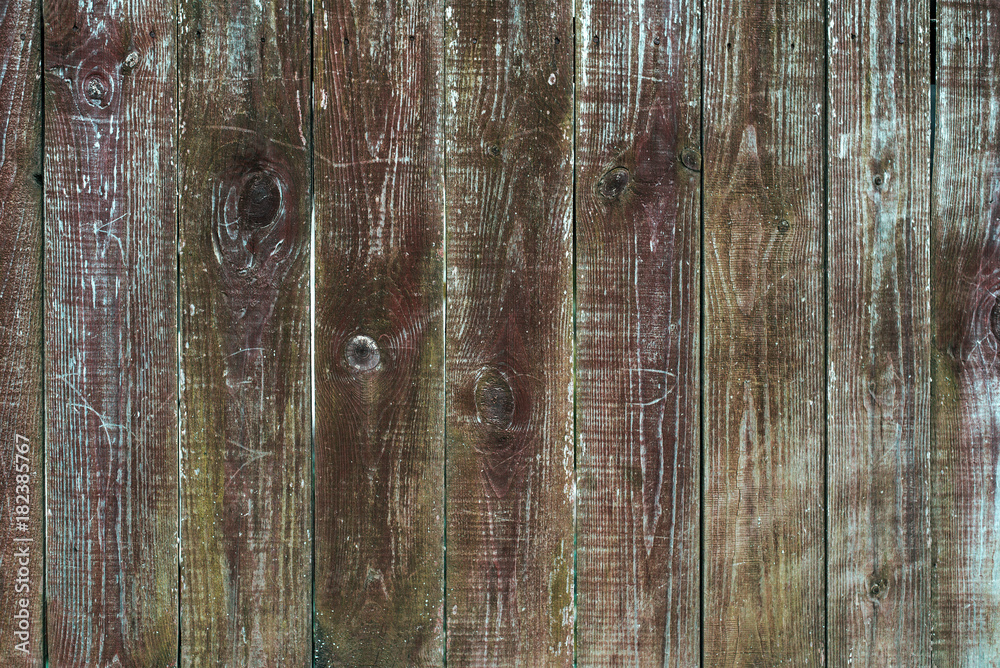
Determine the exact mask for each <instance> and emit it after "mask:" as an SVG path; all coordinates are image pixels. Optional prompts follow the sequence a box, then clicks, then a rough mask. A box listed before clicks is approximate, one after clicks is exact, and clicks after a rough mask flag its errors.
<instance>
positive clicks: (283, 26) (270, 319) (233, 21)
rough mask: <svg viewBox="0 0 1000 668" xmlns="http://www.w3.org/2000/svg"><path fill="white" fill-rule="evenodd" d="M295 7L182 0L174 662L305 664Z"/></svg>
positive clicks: (305, 356)
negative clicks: (177, 626)
mask: <svg viewBox="0 0 1000 668" xmlns="http://www.w3.org/2000/svg"><path fill="white" fill-rule="evenodd" d="M309 12H310V8H309V4H308V3H304V2H288V3H286V2H269V3H257V4H250V3H244V2H237V1H234V0H226V1H220V2H212V3H203V2H200V0H182V1H181V2H180V7H179V20H178V27H177V38H178V53H179V60H178V81H179V90H178V96H179V122H180V131H179V138H178V150H179V156H178V160H179V165H178V167H179V169H178V173H179V192H180V200H179V218H180V227H179V239H180V246H181V247H180V258H179V264H180V293H179V300H180V302H179V309H180V314H181V319H180V325H181V330H180V342H181V343H180V345H181V401H180V430H181V431H180V444H181V455H182V458H181V528H182V531H181V539H182V540H181V595H180V618H181V643H182V657H181V659H182V661H181V662H182V665H185V666H260V667H264V666H279V665H280V666H306V665H310V664H311V661H312V613H311V611H312V603H311V598H312V540H311V538H312V537H311V530H312V521H313V516H312V446H311V427H310V422H311V408H310V406H311V398H310V313H309V294H310V293H309V265H310V257H309V254H310V216H311V211H310V178H309V176H310V136H311V127H310V68H311V65H310V57H311V56H310V48H309V47H310V40H309V38H308V35H309V30H310V14H309Z"/></svg>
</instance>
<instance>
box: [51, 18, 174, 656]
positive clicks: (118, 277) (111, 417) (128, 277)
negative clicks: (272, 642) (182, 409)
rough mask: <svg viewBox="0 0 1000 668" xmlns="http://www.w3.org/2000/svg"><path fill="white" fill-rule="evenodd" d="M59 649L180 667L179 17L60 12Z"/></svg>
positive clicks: (56, 151) (54, 291)
mask: <svg viewBox="0 0 1000 668" xmlns="http://www.w3.org/2000/svg"><path fill="white" fill-rule="evenodd" d="M44 18H45V24H44V25H45V31H44V36H45V42H44V44H45V53H44V62H43V67H44V70H45V71H44V81H45V126H44V127H45V176H44V182H45V240H46V243H45V289H44V292H45V323H44V327H45V386H46V397H45V405H46V425H47V427H46V483H45V484H46V489H47V495H46V516H47V528H46V532H47V562H46V573H47V580H46V601H47V608H46V610H47V640H48V660H49V662H50V663H51V664H52V665H54V666H84V665H86V666H94V665H100V666H109V665H122V666H171V665H174V664H175V662H176V659H177V623H178V622H177V604H176V601H177V482H178V480H177V429H176V428H177V421H176V402H177V347H176V346H177V334H176V312H175V310H176V309H175V303H176V268H177V262H176V242H175V235H176V227H175V207H174V198H175V187H174V185H175V180H174V153H175V152H174V132H175V124H174V118H175V104H174V102H175V97H174V90H175V79H176V77H175V69H174V39H173V27H174V12H173V7H172V5H171V4H170V3H156V2H140V3H135V4H132V5H127V6H121V5H119V4H118V3H109V2H105V1H103V0H97V1H95V2H87V3H76V2H56V1H54V0H47V1H46V2H45V4H44Z"/></svg>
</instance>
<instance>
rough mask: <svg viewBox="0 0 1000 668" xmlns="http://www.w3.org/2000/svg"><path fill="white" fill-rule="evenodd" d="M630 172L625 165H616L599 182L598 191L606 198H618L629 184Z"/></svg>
mask: <svg viewBox="0 0 1000 668" xmlns="http://www.w3.org/2000/svg"><path fill="white" fill-rule="evenodd" d="M628 182H629V173H628V170H627V169H625V168H624V167H615V168H614V169H612V170H611V171H609V172H608V173H607V174H605V175H604V176H602V177H601V180H600V181H598V182H597V192H599V193H601V195H602V196H603V197H605V198H606V199H617V198H618V197H620V196H621V194H622V193H623V192H625V188H626V187H627V186H628Z"/></svg>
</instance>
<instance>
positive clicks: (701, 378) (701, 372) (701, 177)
mask: <svg viewBox="0 0 1000 668" xmlns="http://www.w3.org/2000/svg"><path fill="white" fill-rule="evenodd" d="M698 50H699V55H698V62H699V67H700V70H699V75H698V104H699V114H698V135H699V136H698V146H699V150H700V152H701V171H700V172H699V173H698V183H699V192H698V198H699V204H698V222H699V227H700V231H699V240H698V242H699V246H700V247H699V251H698V297H699V304H698V448H699V451H700V454H701V456H700V457H699V458H698V506H699V510H700V512H699V513H698V550H699V556H698V565H699V568H698V616H699V619H700V623H699V624H698V654H699V656H700V665H702V666H704V665H705V172H706V171H707V170H708V155H707V154H706V152H705V0H701V2H700V3H699V7H698Z"/></svg>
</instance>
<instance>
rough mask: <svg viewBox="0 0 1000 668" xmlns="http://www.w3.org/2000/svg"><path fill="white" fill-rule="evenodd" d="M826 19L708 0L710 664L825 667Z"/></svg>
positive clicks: (809, 3)
mask: <svg viewBox="0 0 1000 668" xmlns="http://www.w3.org/2000/svg"><path fill="white" fill-rule="evenodd" d="M823 15H824V12H823V6H822V4H821V3H820V2H817V1H816V0H805V1H803V2H794V3H785V2H770V1H758V0H724V1H723V2H719V3H706V4H705V17H704V25H705V64H704V67H705V69H704V77H705V80H704V83H705V85H704V91H705V92H704V114H705V120H704V138H703V145H704V156H705V166H704V169H705V174H704V178H705V194H704V202H705V211H704V222H705V227H704V235H705V237H704V279H703V280H704V312H703V318H704V342H703V344H704V375H703V378H702V384H703V397H704V406H705V416H704V509H703V513H704V537H703V549H702V553H703V562H702V567H703V575H702V577H703V582H704V662H705V665H708V666H743V665H757V666H765V665H766V666H777V665H794V666H818V665H820V664H821V663H822V662H823V654H824V646H823V645H824V578H825V573H824V567H823V564H824V517H823V514H824V506H823V501H824V498H823V494H824V465H823V464H824V463H823V422H824V419H825V415H824V400H823V389H824V388H823V382H824V372H823V364H824V351H823V348H824V345H823V343H824V327H823V316H824V314H823V304H824V299H823V265H822V262H823V238H822V235H823V227H824V225H823V223H824V220H823V218H824V216H823V206H824V196H823V151H822V146H823V142H824V137H825V129H824V126H823V123H824V116H823V107H824V86H823V69H822V68H823V60H824V45H825V38H824V31H825V26H824V23H823Z"/></svg>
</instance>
